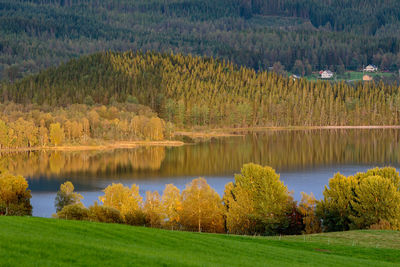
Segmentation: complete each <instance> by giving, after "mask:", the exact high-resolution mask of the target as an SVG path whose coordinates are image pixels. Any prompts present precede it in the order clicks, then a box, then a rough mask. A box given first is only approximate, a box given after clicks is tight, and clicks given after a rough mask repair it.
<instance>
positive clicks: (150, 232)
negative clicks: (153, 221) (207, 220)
mask: <svg viewBox="0 0 400 267" xmlns="http://www.w3.org/2000/svg"><path fill="white" fill-rule="evenodd" d="M399 238H400V237H399V234H398V232H393V231H375V232H374V231H351V232H343V233H337V234H336V233H334V234H332V233H331V234H319V235H311V236H301V237H283V238H282V239H281V240H280V239H279V238H278V237H275V238H264V237H259V238H258V237H256V238H254V237H246V236H229V235H222V234H220V235H217V234H199V233H190V232H179V231H166V230H159V229H151V228H144V227H132V226H126V225H116V224H101V223H92V222H81V221H79V222H78V221H63V220H54V219H43V218H28V217H0V239H1V242H0V258H1V262H0V265H2V266H55V265H57V266H71V265H74V266H89V265H90V266H137V265H138V266H143V265H146V266H159V265H163V266H166V265H168V266H177V265H180V266H216V265H224V266H265V265H272V266H277V265H279V266H321V265H323V266H338V265H340V266H361V265H371V266H395V265H396V264H399V254H400V250H399V247H398V244H399V242H400V240H399ZM382 240H385V241H384V242H382Z"/></svg>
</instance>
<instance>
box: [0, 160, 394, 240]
mask: <svg viewBox="0 0 400 267" xmlns="http://www.w3.org/2000/svg"><path fill="white" fill-rule="evenodd" d="M323 196H324V197H323V199H321V200H316V199H315V198H314V196H313V194H312V193H311V194H310V195H307V194H305V193H302V199H301V201H300V202H296V201H294V199H293V197H292V193H291V192H289V191H288V189H287V187H286V186H285V185H284V184H283V183H282V182H281V181H280V178H279V175H278V174H276V173H275V171H274V170H273V169H272V168H270V167H262V166H260V165H256V164H252V163H250V164H245V165H243V168H242V170H241V173H240V174H237V175H235V181H234V182H230V183H228V184H227V185H226V186H225V192H224V195H223V197H222V198H221V197H220V196H219V195H218V194H217V192H216V191H215V190H214V189H212V188H211V187H210V186H209V185H208V184H207V182H206V180H205V179H204V178H197V179H194V180H193V181H192V182H191V183H189V184H187V185H186V188H185V189H184V190H183V191H182V192H180V190H179V189H178V188H177V187H175V186H174V185H172V184H168V185H166V187H165V190H164V192H163V194H162V195H160V194H159V193H158V192H157V191H155V192H150V191H148V192H146V198H145V201H143V198H142V196H141V195H140V194H139V187H138V186H137V185H135V184H133V185H132V186H131V187H130V188H129V187H127V186H124V185H122V184H112V185H110V186H108V187H107V188H106V189H105V190H104V195H103V196H101V197H100V198H99V201H100V203H97V202H96V203H94V204H93V205H92V206H90V207H89V208H86V207H84V205H83V204H82V203H81V199H82V198H83V197H82V196H81V195H80V194H78V193H76V192H74V186H73V184H72V183H71V182H66V183H64V184H62V185H61V187H60V191H59V192H58V193H57V196H56V200H55V206H56V210H57V213H56V214H54V217H55V218H59V219H71V220H88V221H97V222H106V223H125V224H130V225H140V226H147V227H156V228H164V229H172V230H185V231H199V232H216V233H229V234H242V235H276V234H301V233H305V234H310V233H318V232H322V231H326V232H329V231H343V230H349V229H394V230H400V176H399V173H398V172H397V171H396V169H394V168H390V167H385V168H375V169H370V170H368V171H367V172H365V173H357V174H355V175H354V176H349V177H345V176H343V175H341V174H340V173H337V174H336V175H335V176H334V177H333V178H331V179H330V181H329V185H328V186H325V189H324V191H323ZM30 198H31V194H30V191H29V190H28V184H27V182H26V180H25V179H24V178H23V177H21V176H12V175H10V174H8V173H3V174H2V175H1V176H0V214H2V215H31V212H32V206H31V205H30Z"/></svg>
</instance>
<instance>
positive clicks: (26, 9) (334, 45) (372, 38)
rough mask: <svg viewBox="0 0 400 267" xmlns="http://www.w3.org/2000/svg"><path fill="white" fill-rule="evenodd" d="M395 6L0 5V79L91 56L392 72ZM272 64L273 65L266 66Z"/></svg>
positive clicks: (28, 0) (236, 2) (20, 0)
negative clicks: (181, 57)
mask: <svg viewBox="0 0 400 267" xmlns="http://www.w3.org/2000/svg"><path fill="white" fill-rule="evenodd" d="M399 13H400V3H399V1H396V0H380V1H376V0H350V1H349V0H334V1H323V2H321V1H317V0H295V1H293V0H269V1H259V0H232V1H227V0H217V1H213V0H206V1H198V0H168V1H165V0H152V1H143V0H134V1H126V0H123V1H121V0H106V1H94V0H0V75H1V77H2V78H5V79H7V80H11V81H14V80H15V79H17V78H18V77H21V76H23V75H25V74H29V73H37V72H38V71H39V70H40V69H43V68H46V67H49V66H56V65H58V64H59V63H60V62H64V61H66V60H68V59H71V58H76V57H79V56H81V55H87V54H91V53H94V52H98V51H108V50H113V51H126V50H130V49H132V50H142V51H148V50H152V51H157V52H170V51H174V52H175V53H177V52H180V53H183V54H189V53H191V54H194V55H201V56H213V57H219V58H223V59H225V60H230V61H232V62H234V63H236V64H238V65H245V66H248V67H251V68H254V69H256V70H258V69H267V68H268V67H271V66H273V65H275V67H274V68H275V69H276V70H277V71H281V68H280V67H279V66H280V64H277V63H278V62H280V63H281V64H282V65H283V66H284V68H285V69H286V70H288V71H291V72H294V73H297V74H301V75H304V74H311V70H320V69H323V68H330V69H331V70H334V71H337V72H343V71H344V69H351V70H358V69H360V68H361V67H362V65H366V64H370V63H374V64H376V65H378V66H379V68H380V69H388V70H397V69H398V68H400V54H399V52H400V38H399V36H400V32H399V29H400V27H399V25H400V24H399V23H400V22H399V20H400V18H399V16H398V14H399ZM275 63H276V64H275Z"/></svg>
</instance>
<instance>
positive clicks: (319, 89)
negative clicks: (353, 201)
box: [0, 51, 400, 129]
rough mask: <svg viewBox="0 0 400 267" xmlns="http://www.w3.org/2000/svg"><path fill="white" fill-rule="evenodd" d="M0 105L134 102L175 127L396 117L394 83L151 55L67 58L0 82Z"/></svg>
mask: <svg viewBox="0 0 400 267" xmlns="http://www.w3.org/2000/svg"><path fill="white" fill-rule="evenodd" d="M0 100H1V102H3V103H4V104H3V106H4V107H6V106H7V105H10V106H11V107H12V106H13V105H12V102H14V103H17V104H22V105H28V106H29V105H38V106H43V107H47V109H49V110H51V109H54V108H65V109H68V107H69V106H71V105H74V104H83V105H86V106H87V107H86V108H83V113H84V114H82V115H84V116H85V117H87V118H88V116H89V114H88V113H89V112H91V111H90V110H91V109H95V111H96V112H97V113H99V112H100V113H101V111H100V110H99V106H102V105H105V106H110V105H111V106H112V105H117V106H118V105H120V106H121V105H122V106H123V105H127V104H130V105H134V104H139V105H144V106H147V107H149V108H150V109H151V110H152V111H153V112H154V113H155V114H156V115H157V116H159V118H161V119H162V120H164V121H165V122H167V123H168V122H169V123H171V124H173V126H174V127H176V128H178V129H185V128H186V129H187V128H193V127H200V128H201V127H205V128H213V127H255V126H277V127H287V126H324V125H329V126H341V125H398V124H399V119H400V87H399V86H398V85H397V84H391V85H388V84H384V83H382V82H379V83H375V82H369V83H362V82H358V83H355V84H354V83H346V82H338V83H331V82H323V81H317V82H312V81H307V80H305V79H299V80H293V79H290V78H285V77H283V76H281V75H278V74H276V73H274V72H269V71H262V72H256V71H255V70H254V69H251V68H246V67H239V66H237V65H235V64H233V63H230V62H227V61H223V60H217V59H214V58H212V57H211V58H207V57H198V56H190V55H189V56H184V55H182V54H173V53H167V54H160V53H154V52H146V53H142V52H132V51H128V52H125V53H116V52H105V53H97V54H93V55H90V56H85V57H82V58H80V59H79V60H71V61H69V62H68V63H65V64H62V65H61V66H60V67H58V68H50V69H48V70H45V71H42V72H41V73H39V74H37V75H32V76H28V77H26V78H23V79H21V80H19V81H17V82H15V83H2V88H1V92H0ZM8 103H11V104H8ZM4 107H3V110H4V111H7V110H8V109H7V108H4ZM70 109H71V108H70ZM109 109H110V107H109V108H108V109H107V110H108V111H107V112H109ZM78 110H79V109H78ZM149 112H150V111H149ZM3 113H4V112H3ZM92 113H93V112H92ZM134 113H135V114H136V115H138V113H137V111H136V112H134ZM85 114H86V115H85ZM4 115H5V116H8V115H7V114H4ZM139 115H140V114H139ZM156 115H154V116H156ZM105 116H108V115H105ZM110 116H111V117H112V116H113V115H110ZM132 116H133V114H132ZM152 116H153V115H152ZM150 117H151V116H150ZM113 118H114V117H113ZM115 118H116V117H115ZM119 120H121V118H119ZM127 122H128V123H130V120H129V119H128V120H127ZM37 123H38V122H36V124H37ZM89 123H91V122H90V121H89ZM37 126H40V125H38V124H37ZM170 126H171V125H170ZM173 126H171V127H173ZM89 127H92V125H91V124H89Z"/></svg>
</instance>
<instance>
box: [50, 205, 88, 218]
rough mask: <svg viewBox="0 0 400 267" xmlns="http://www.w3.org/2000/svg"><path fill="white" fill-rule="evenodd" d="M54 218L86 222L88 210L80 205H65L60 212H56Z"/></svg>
mask: <svg viewBox="0 0 400 267" xmlns="http://www.w3.org/2000/svg"><path fill="white" fill-rule="evenodd" d="M55 217H56V218H59V219H64V220H77V221H82V220H88V219H89V210H88V209H87V208H85V206H83V205H82V204H81V203H78V204H72V205H67V206H65V207H64V208H63V209H62V210H61V211H59V212H57V214H56V216H55Z"/></svg>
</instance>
